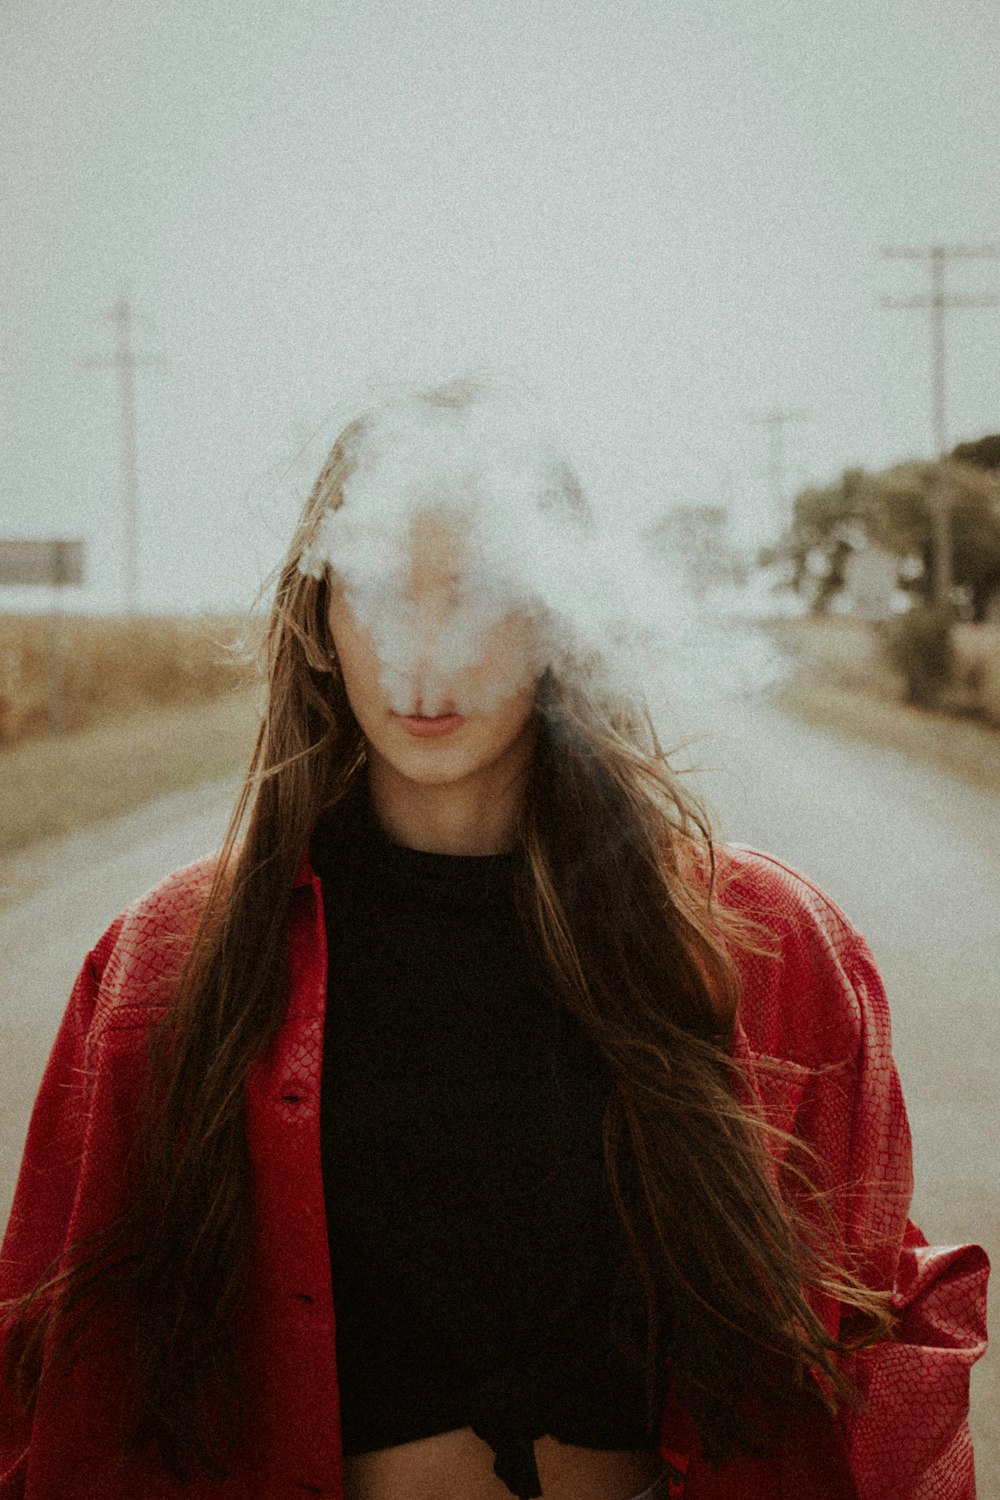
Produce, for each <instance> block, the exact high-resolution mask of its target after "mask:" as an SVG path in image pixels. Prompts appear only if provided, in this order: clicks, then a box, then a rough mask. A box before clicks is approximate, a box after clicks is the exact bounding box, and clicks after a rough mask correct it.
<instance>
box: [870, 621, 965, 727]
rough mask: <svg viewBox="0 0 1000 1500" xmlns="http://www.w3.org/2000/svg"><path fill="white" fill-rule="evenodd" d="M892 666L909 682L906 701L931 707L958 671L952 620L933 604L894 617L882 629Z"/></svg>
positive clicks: (884, 645) (884, 644) (919, 705)
mask: <svg viewBox="0 0 1000 1500" xmlns="http://www.w3.org/2000/svg"><path fill="white" fill-rule="evenodd" d="M881 636H882V646H883V650H884V652H885V656H886V659H887V660H888V662H889V665H890V666H891V667H892V668H893V669H894V670H895V671H897V672H899V674H900V675H901V676H902V678H903V680H904V681H905V683H906V701H907V703H914V704H916V705H917V706H918V707H920V708H932V707H933V706H934V704H935V703H936V702H937V699H938V696H939V694H940V692H941V690H942V688H943V687H944V686H945V684H946V683H948V682H949V681H950V679H951V677H952V675H953V674H954V671H955V643H954V639H953V636H952V620H951V617H950V616H949V615H947V614H945V613H944V612H943V611H942V610H939V609H937V608H935V607H934V606H933V605H918V606H917V607H916V608H915V609H911V610H908V611H907V613H906V614H902V615H894V616H893V617H892V618H891V619H890V620H887V621H885V623H884V624H883V626H882V628H881Z"/></svg>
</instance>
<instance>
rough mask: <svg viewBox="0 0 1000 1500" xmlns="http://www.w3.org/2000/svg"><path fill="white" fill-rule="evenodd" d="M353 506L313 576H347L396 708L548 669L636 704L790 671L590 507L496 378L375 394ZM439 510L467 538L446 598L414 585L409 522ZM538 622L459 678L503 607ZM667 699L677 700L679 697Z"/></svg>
mask: <svg viewBox="0 0 1000 1500" xmlns="http://www.w3.org/2000/svg"><path fill="white" fill-rule="evenodd" d="M353 457H354V458H355V459H356V467H355V468H354V471H353V472H352V474H351V475H350V476H349V478H348V480H347V481H346V483H345V485H344V503H343V505H342V506H341V507H339V508H338V509H337V510H328V511H327V512H326V513H325V515H324V517H323V520H322V523H321V525H320V528H319V531H318V534H317V536H316V539H315V542H314V543H313V545H312V547H311V548H309V549H308V552H307V553H306V554H304V555H303V557H302V559H301V560H300V568H301V570H302V571H303V572H305V573H308V574H310V575H312V576H314V577H319V576H321V575H322V572H323V570H324V569H325V568H329V569H331V570H333V572H334V573H335V574H336V575H337V577H338V578H339V579H340V580H341V581H342V582H343V584H344V588H345V597H346V600H347V603H348V606H349V608H350V610H351V613H352V615H353V616H354V618H355V620H356V621H357V622H358V623H359V624H360V625H361V626H362V627H363V628H364V629H366V630H367V631H368V632H369V633H370V635H371V636H372V638H373V641H374V643H375V648H376V652H377V655H378V657H379V660H380V662H381V663H382V687H383V690H384V691H385V693H386V696H387V698H388V700H389V702H390V704H391V705H392V707H393V708H394V709H396V711H397V712H405V711H407V709H410V708H412V705H413V702H414V699H415V697H416V696H418V695H419V696H421V697H422V699H423V701H424V703H425V704H429V703H431V702H433V701H438V700H439V699H443V698H447V697H451V698H453V699H455V701H456V703H457V706H458V708H459V711H461V712H465V713H475V712H477V711H478V712H490V711H492V709H494V708H495V707H496V706H497V705H498V704H499V703H500V702H501V701H503V699H504V698H506V697H508V696H510V694H511V693H513V692H514V691H516V689H517V687H518V686H519V685H520V684H521V682H522V681H523V678H524V672H525V671H526V670H530V671H531V673H532V675H533V676H537V675H539V674H540V673H541V671H542V670H543V669H544V667H545V666H546V665H552V667H553V669H554V671H556V672H557V674H559V675H562V676H566V675H570V674H574V673H575V674H578V675H581V676H583V677H584V678H585V679H586V680H587V682H588V684H589V685H590V686H591V687H595V688H597V689H598V690H600V691H602V692H613V693H615V694H618V695H622V696H626V697H629V698H632V699H633V700H635V701H641V700H642V699H643V698H645V699H646V701H647V702H649V703H650V704H651V705H652V704H653V703H654V702H655V703H657V704H659V705H661V711H662V705H664V704H665V703H673V704H681V703H685V702H686V703H688V704H690V702H691V699H692V696H695V697H696V696H697V694H698V693H705V692H709V693H717V692H718V691H719V690H720V689H721V690H723V691H726V690H728V691H733V690H734V689H735V690H740V689H741V688H742V689H744V690H746V689H747V688H753V687H759V686H760V684H761V682H762V681H766V680H767V679H768V677H769V676H773V675H775V673H776V671H777V670H778V669H777V666H776V664H775V662H774V659H773V658H772V657H770V656H769V655H768V652H767V648H766V647H765V646H764V645H763V643H762V642H761V643H758V645H757V648H756V652H755V653H752V654H751V655H748V654H747V652H746V645H747V641H746V639H745V638H744V640H743V641H742V643H740V645H737V643H736V642H734V640H733V636H732V632H731V630H730V631H727V630H726V629H725V628H724V626H723V625H722V624H721V622H715V621H713V620H712V618H711V616H706V614H705V611H704V610H703V609H698V608H697V607H696V606H695V605H694V603H693V601H692V600H691V599H690V598H689V596H688V595H687V593H686V592H685V590H684V589H683V587H682V584H681V579H680V573H679V571H677V572H676V573H674V572H673V571H672V570H670V569H669V568H668V567H665V565H664V562H663V560H662V558H660V557H657V556H653V555H651V554H650V552H649V551H648V550H647V548H646V546H645V545H644V543H643V541H642V539H641V537H640V535H639V533H638V531H637V529H636V528H635V527H634V526H632V525H630V524H628V523H627V522H623V520H622V519H621V518H620V517H618V516H615V517H614V519H611V518H609V517H608V516H606V515H603V514H601V513H599V512H597V511H596V510H594V509H592V508H591V507H590V505H589V504H588V503H587V501H586V500H585V499H584V498H583V495H582V491H581V490H580V488H579V485H578V482H577V480H576V478H575V475H574V473H573V471H572V468H571V467H570V466H569V464H568V463H567V462H566V460H565V458H564V457H563V455H562V454H561V452H560V451H559V449H558V447H557V446H556V445H555V444H554V443H553V441H552V440H551V438H550V436H549V435H548V433H547V432H546V431H545V430H544V428H543V427H542V425H541V423H540V421H539V419H538V418H537V416H536V414H535V413H534V411H533V410H531V409H530V407H529V406H528V405H527V404H526V403H525V401H524V400H523V399H521V398H520V397H519V396H517V395H515V394H514V393H512V392H510V391H509V390H506V389H501V388H499V387H491V386H486V387H485V388H482V389H480V390H479V391H478V392H477V394H476V396H475V398H474V399H473V400H471V401H470V402H469V403H468V404H466V405H463V406H460V407H453V406H442V405H437V404H434V403H432V402H430V401H427V400H424V399H421V398H420V397H419V396H418V395H417V394H416V393H415V392H413V391H411V390H403V391H398V390H394V391H393V392H392V393H391V394H390V395H389V396H388V397H384V398H383V399H382V400H381V401H379V402H377V403H376V404H375V406H374V408H373V410H372V418H371V423H370V426H369V427H368V429H367V431H366V433H365V435H364V438H363V440H362V442H361V445H360V447H359V448H358V449H357V450H356V452H355V453H354V454H353ZM428 514H434V515H435V516H436V517H438V518H440V519H441V520H444V521H446V522H447V523H448V525H449V527H450V530H451V532H452V534H454V536H455V537H456V538H458V539H459V549H458V553H457V554H456V555H457V557H458V559H459V567H458V576H457V579H456V584H455V590H454V594H453V596H452V598H451V604H450V608H449V610H448V611H447V612H446V613H444V614H442V613H441V611H440V610H435V611H433V612H431V613H428V612H426V611H421V610H418V608H417V606H416V605H415V603H414V601H413V600H412V598H410V597H409V596H408V591H407V582H406V580H407V576H408V569H409V565H410V545H411V542H410V538H411V528H412V526H413V524H414V522H415V521H416V520H417V518H418V517H421V516H425V515H428ZM511 614H520V615H523V616H527V617H528V618H529V619H530V620H531V621H532V622H533V624H534V637H533V640H534V655H533V657H531V658H530V659H528V660H527V661H524V660H511V661H509V662H505V663H502V665H501V667H500V669H499V670H498V671H496V672H495V673H494V674H493V676H492V678H491V680H490V682H489V683H484V682H482V680H481V679H480V680H477V684H476V687H475V690H474V691H473V690H471V689H469V688H468V686H467V685H464V684H463V677H464V674H465V673H466V672H467V671H468V670H469V669H470V668H472V667H474V666H475V664H476V663H477V662H478V661H479V660H480V659H481V657H482V655H483V652H484V649H485V645H486V641H487V637H488V636H489V633H490V631H491V629H492V628H493V627H494V626H495V625H497V624H498V623H499V622H500V621H501V620H503V619H505V618H506V617H507V616H508V615H511ZM668 711H669V710H668Z"/></svg>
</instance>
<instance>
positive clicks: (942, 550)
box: [882, 245, 1000, 613]
mask: <svg viewBox="0 0 1000 1500" xmlns="http://www.w3.org/2000/svg"><path fill="white" fill-rule="evenodd" d="M882 254H883V255H884V256H886V257H887V258H889V259H892V260H928V259H929V260H930V272H931V290H930V293H929V294H928V295H927V296H920V297H883V298H882V303H883V306H885V307H896V308H900V307H905V308H914V307H916V308H921V309H923V308H928V309H929V310H930V315H931V418H932V423H933V428H934V446H935V448H936V450H937V458H938V482H937V485H936V487H935V493H934V496H933V499H932V501H931V521H932V525H933V546H932V554H931V561H932V571H933V589H934V602H935V604H936V605H937V606H938V608H939V609H941V610H943V611H945V613H950V612H951V606H952V591H953V588H954V562H953V557H952V536H951V525H950V497H949V494H948V478H947V474H946V471H945V459H946V457H947V454H948V438H947V431H948V423H947V414H946V409H945V399H946V393H945V346H944V335H945V323H944V315H945V313H946V312H949V311H951V310H953V309H957V308H963V307H998V306H1000V295H998V294H997V293H995V292H985V293H982V294H980V295H971V296H970V295H968V294H967V293H952V294H951V295H950V296H949V295H946V293H945V289H944V276H945V263H946V261H948V260H952V259H954V260H987V259H996V258H997V257H1000V245H928V246H925V247H922V248H910V247H908V246H899V245H883V247H882Z"/></svg>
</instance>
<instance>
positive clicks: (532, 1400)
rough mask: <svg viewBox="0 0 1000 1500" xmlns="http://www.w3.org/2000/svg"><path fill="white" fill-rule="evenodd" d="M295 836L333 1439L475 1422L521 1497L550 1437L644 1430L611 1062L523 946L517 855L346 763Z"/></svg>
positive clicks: (409, 1433)
mask: <svg viewBox="0 0 1000 1500" xmlns="http://www.w3.org/2000/svg"><path fill="white" fill-rule="evenodd" d="M311 852H312V857H313V863H314V867H315V868H316V870H317V873H318V874H319V876H320V879H321V882H322V888H323V903H324V911H325V915H326V928H327V941H328V948H329V989H328V1002H327V1021H326V1029H325V1035H324V1052H323V1082H322V1095H321V1141H322V1162H323V1179H324V1188H325V1193H326V1211H327V1225H328V1231H329V1241H330V1261H331V1270H332V1278H333V1301H334V1310H335V1314H336V1328H337V1365H338V1374H339V1385H340V1400H341V1421H342V1437H343V1449H344V1452H345V1453H346V1454H354V1453H362V1452H368V1451H371V1450H374V1449H378V1448H384V1447H390V1446H392V1445H394V1444H397V1443H405V1442H410V1441H413V1440H414V1439H417V1438H421V1437H427V1436H430V1435H431V1434H433V1433H438V1432H445V1431H450V1430H452V1429H454V1428H458V1427H465V1426H471V1427H472V1428H473V1430H474V1431H475V1432H476V1433H477V1434H478V1435H479V1436H481V1437H482V1438H484V1439H485V1440H486V1441H487V1442H488V1443H489V1444H490V1446H491V1447H492V1448H493V1449H494V1452H495V1454H496V1463H495V1465H494V1468H495V1471H496V1473H497V1474H498V1476H499V1477H500V1478H501V1479H503V1480H504V1481H505V1483H506V1484H507V1486H508V1488H509V1489H510V1490H511V1493H512V1494H515V1495H518V1496H522V1497H528V1496H537V1495H540V1494H541V1489H540V1486H539V1482H538V1472H537V1468H536V1466H535V1460H534V1449H533V1446H532V1445H533V1440H534V1439H535V1438H536V1437H541V1436H542V1435H543V1434H551V1435H552V1436H553V1437H555V1438H558V1439H560V1440H561V1441H563V1442H566V1443H572V1444H574V1445H577V1446H583V1447H592V1448H616V1449H617V1448H644V1447H656V1446H657V1443H658V1433H657V1431H656V1430H655V1429H653V1430H650V1429H649V1428H648V1426H647V1424H646V1422H645V1419H644V1399H643V1390H644V1387H643V1370H642V1367H641V1359H640V1358H639V1357H629V1356H626V1354H625V1352H624V1350H623V1348H622V1347H620V1345H619V1341H618V1339H617V1338H616V1337H615V1335H614V1331H613V1328H612V1319H611V1305H612V1292H613V1289H614V1287H615V1284H616V1278H618V1276H619V1273H621V1275H622V1276H623V1277H625V1280H624V1281H623V1282H622V1286H625V1287H631V1289H632V1297H633V1303H634V1305H633V1307H632V1312H633V1313H634V1312H635V1311H637V1309H638V1305H639V1304H638V1301H636V1300H635V1299H637V1298H640V1297H641V1293H640V1292H639V1290H638V1285H639V1284H638V1281H637V1280H635V1278H634V1274H633V1275H632V1276H631V1277H628V1276H626V1275H625V1259H624V1257H625V1246H626V1240H625V1237H624V1232H623V1230H622V1228H621V1225H620V1222H619V1219H618V1215H617V1213H616V1211H615V1207H614V1203H613V1201H612V1199H611V1195H610V1191H609V1190H608V1187H607V1184H606V1181H605V1176H604V1166H603V1155H602V1149H601V1123H602V1117H603V1111H604V1106H605V1103H606V1101H607V1098H608V1094H609V1090H610V1074H609V1071H608V1069H607V1064H606V1062H605V1060H604V1058H603V1056H602V1055H601V1054H600V1053H599V1052H598V1050H597V1049H596V1048H595V1047H594V1046H593V1044H592V1043H590V1042H589V1040H588V1039H587V1037H586V1035H585V1033H584V1031H583V1028H582V1027H581V1026H580V1024H579V1023H578V1022H577V1021H576V1020H575V1019H574V1018H572V1017H570V1015H569V1014H568V1012H566V1010H565V1007H562V1006H559V1005H558V1004H557V1003H556V1001H555V1000H554V998H553V994H552V992H551V989H550V987H549V986H548V985H546V983H545V981H544V979H543V978H542V976H541V974H540V973H539V971H538V970H537V968H536V966H535V963H534V961H533V959H532V956H531V953H530V952H529V948H528V945H527V942H526V940H525V935H524V932H523V930H522V927H521V924H520V921H519V919H518V914H517V909H516V904H515V900H514V877H515V868H516V862H517V861H518V860H519V859H520V858H521V857H522V856H521V854H520V851H516V850H515V851H513V852H511V853H507V854H498V855H487V856H475V855H468V856H466V855H447V854H432V853H428V852H426V851H422V850H417V849H411V848H408V847H406V846H404V845H401V844H399V843H396V842H395V841H394V840H393V839H391V838H390V837H389V836H388V835H387V833H386V832H385V831H384V830H383V829H382V827H381V824H380V823H379V821H378V819H377V817H376V815H375V813H374V810H373V808H372V806H371V802H370V799H369V795H368V791H367V783H366V781H365V779H364V777H363V776H362V777H360V778H359V780H358V782H357V783H356V784H355V786H354V787H353V788H352V790H351V791H350V792H349V794H348V796H347V797H346V798H345V799H343V800H342V801H341V802H340V803H339V804H338V805H337V806H336V807H335V808H334V809H332V810H331V811H330V812H328V813H327V814H326V815H324V817H323V818H322V819H321V820H320V823H319V824H318V826H317V829H316V831H315V834H314V837H313V841H312V848H311ZM623 1305H624V1306H627V1301H626V1303H625V1304H619V1308H620V1307H621V1306H623ZM615 1326H617V1324H616V1325H615ZM632 1326H633V1327H634V1326H636V1325H634V1324H633V1325H632ZM660 1363H662V1362H658V1371H659V1369H660ZM665 1389H666V1388H665V1383H664V1384H663V1385H662V1386H661V1390H660V1393H659V1394H660V1395H662V1396H665Z"/></svg>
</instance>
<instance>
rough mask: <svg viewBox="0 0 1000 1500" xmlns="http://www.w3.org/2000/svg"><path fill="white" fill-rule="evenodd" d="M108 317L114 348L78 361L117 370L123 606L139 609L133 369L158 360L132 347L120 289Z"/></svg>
mask: <svg viewBox="0 0 1000 1500" xmlns="http://www.w3.org/2000/svg"><path fill="white" fill-rule="evenodd" d="M107 321H109V322H113V323H114V325H115V352H114V354H110V355H103V354H92V355H88V356H87V358H86V359H82V360H81V361H80V364H81V365H82V367H83V368H84V369H86V370H108V369H111V370H117V372H118V388H119V392H120V395H121V411H122V457H123V459H124V467H125V609H126V612H127V613H128V614H130V615H135V614H138V612H139V465H138V461H137V458H136V441H135V371H136V367H137V366H138V365H154V364H159V363H161V361H159V360H155V359H139V358H137V357H136V355H135V354H134V352H133V350H132V304H131V302H130V301H129V299H128V296H127V295H126V293H124V292H122V293H121V295H120V296H119V298H118V300H117V302H116V303H115V305H114V307H113V308H112V309H111V311H110V312H109V313H108V314H107Z"/></svg>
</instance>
